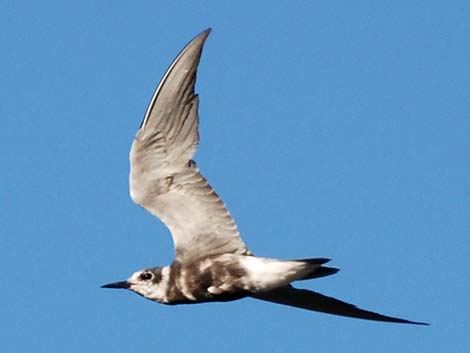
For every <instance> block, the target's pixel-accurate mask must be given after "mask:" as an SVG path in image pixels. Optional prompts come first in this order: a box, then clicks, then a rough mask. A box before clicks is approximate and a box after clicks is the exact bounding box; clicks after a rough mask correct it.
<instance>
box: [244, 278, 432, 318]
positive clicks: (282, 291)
mask: <svg viewBox="0 0 470 353" xmlns="http://www.w3.org/2000/svg"><path fill="white" fill-rule="evenodd" d="M251 296H252V297H254V298H256V299H261V300H266V301H269V302H274V303H278V304H284V305H289V306H294V307H297V308H301V309H307V310H312V311H319V312H322V313H327V314H333V315H339V316H348V317H354V318H357V319H365V320H373V321H385V322H396V323H402V324H415V325H428V324H427V323H424V322H416V321H410V320H405V319H400V318H397V317H391V316H385V315H382V314H379V313H374V312H372V311H368V310H363V309H359V308H358V307H357V306H355V305H353V304H349V303H346V302H343V301H341V300H338V299H335V298H331V297H327V296H326V295H323V294H320V293H317V292H313V291H311V290H307V289H297V288H294V287H292V286H291V285H288V286H285V287H281V288H277V289H274V290H271V291H268V292H263V293H256V294H252V295H251Z"/></svg>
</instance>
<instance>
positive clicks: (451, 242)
mask: <svg viewBox="0 0 470 353" xmlns="http://www.w3.org/2000/svg"><path fill="white" fill-rule="evenodd" d="M1 3H2V5H1V8H2V10H1V12H0V38H1V42H0V44H1V55H0V82H1V84H0V99H1V103H0V141H1V142H0V146H1V153H0V163H1V164H0V165H1V173H0V178H1V188H0V207H1V212H0V225H1V232H0V234H1V235H0V268H1V269H2V271H1V272H2V274H1V279H2V285H1V291H0V302H1V315H0V325H1V330H0V342H1V350H2V352H8V353H25V352H35V353H42V352H77V353H81V352H87V353H89V352H113V353H120V352H142V353H147V352H168V353H170V352H181V353H184V352H205V353H211V352H270V353H274V352H279V353H281V352H322V353H328V352H331V353H338V352H361V353H363V352H381V353H384V352H394V353H396V352H426V353H433V352H436V353H437V352H439V353H442V352H449V353H464V352H469V351H470V340H469V339H468V334H469V328H470V325H469V311H470V307H469V306H470V305H469V300H468V298H469V295H470V280H469V278H470V276H469V274H470V271H469V267H470V249H469V248H470V246H469V242H470V241H469V239H470V238H469V236H470V217H469V216H470V214H469V213H470V153H469V150H470V99H469V96H470V59H469V57H470V41H469V34H470V5H469V3H468V2H467V1H453V2H440V1H427V2H418V1H394V2H384V1H380V2H379V1H247V0H246V1H245V0H239V1H232V2H222V1H216V0H212V1H192V2H190V1H187V2H184V1H164V2H163V1H135V2H132V1H5V0H4V1H2V2H1ZM207 27H212V28H213V29H214V30H213V32H212V34H211V36H210V37H209V39H208V41H207V43H206V47H205V50H204V53H203V58H202V61H201V66H200V71H199V76H198V83H197V91H198V92H199V94H200V98H201V104H200V118H201V124H200V135H201V145H200V150H199V151H198V153H197V155H196V157H195V159H196V161H197V162H198V164H199V166H200V168H201V170H202V171H203V173H204V174H205V176H207V177H208V179H209V180H210V182H211V183H212V185H213V186H214V187H215V189H216V190H217V191H218V193H219V194H220V195H221V196H222V198H223V199H224V200H225V202H226V203H227V205H228V207H229V209H230V211H231V213H232V215H233V216H234V218H235V219H236V221H237V223H238V225H239V229H240V232H241V234H242V236H243V238H244V240H245V241H246V243H247V244H248V246H249V247H250V248H251V249H252V250H253V252H254V253H256V254H258V255H260V256H270V257H279V258H298V257H330V258H332V259H333V262H332V264H333V265H334V266H337V267H340V268H341V269H342V271H341V272H340V273H339V274H337V275H335V276H332V277H328V278H323V279H318V280H315V281H309V282H303V283H299V285H300V286H303V287H306V288H310V289H314V290H317V291H319V292H322V293H325V294H327V295H332V296H335V297H337V298H340V299H343V300H346V301H350V302H352V303H355V304H357V305H359V306H361V307H363V308H366V309H370V310H374V311H379V312H381V313H384V314H389V315H395V316H400V317H404V318H408V319H411V320H418V321H428V322H430V323H432V326H430V327H415V326H408V325H396V324H384V323H375V322H368V321H361V320H354V319H348V318H341V317H334V316H329V315H325V314H319V313H313V312H308V311H302V310H299V309H295V308H288V307H283V306H280V305H275V304H270V303H265V302H260V301H255V300H252V299H245V300H241V301H238V302H232V303H226V304H204V305H193V306H176V307H169V306H164V305H159V304H156V303H153V302H151V301H147V300H144V299H143V298H141V297H139V296H137V295H135V294H133V293H130V292H126V291H118V290H115V291H113V290H103V289H100V288H99V286H100V285H102V284H104V283H108V282H112V281H116V280H122V279H125V278H127V277H128V276H129V275H130V274H131V273H132V272H134V271H136V270H138V269H141V268H144V267H149V266H154V265H165V264H168V263H170V262H171V260H172V258H173V247H172V242H171V237H170V236H169V232H168V231H167V229H166V228H165V227H164V226H163V225H162V224H161V223H160V222H159V221H157V220H156V219H155V218H153V217H152V216H151V215H150V214H148V213H146V212H145V211H144V210H143V209H141V208H139V207H138V206H136V205H134V204H133V203H132V201H131V199H130V197H129V194H128V170H129V165H128V153H129V149H130V145H131V142H132V139H133V136H134V134H135V132H136V131H137V128H138V126H139V124H140V121H141V119H142V117H143V114H144V112H145V109H146V106H147V104H148V102H149V100H150V98H151V96H152V94H153V91H154V89H155V87H156V85H157V83H158V81H159V80H160V78H161V76H162V74H163V73H164V71H165V69H166V68H167V67H168V65H169V64H170V62H171V61H172V60H173V58H174V57H175V56H176V55H177V53H178V52H179V51H180V50H181V49H182V48H183V46H184V45H185V44H186V43H187V42H188V41H189V40H190V39H191V38H193V37H194V36H195V35H196V34H198V33H199V32H201V31H202V30H204V29H205V28H207Z"/></svg>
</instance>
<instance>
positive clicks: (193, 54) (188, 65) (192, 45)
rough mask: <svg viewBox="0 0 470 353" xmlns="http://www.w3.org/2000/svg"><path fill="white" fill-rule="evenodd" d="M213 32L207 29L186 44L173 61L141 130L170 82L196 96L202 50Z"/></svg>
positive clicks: (156, 92) (153, 99)
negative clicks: (195, 87)
mask: <svg viewBox="0 0 470 353" xmlns="http://www.w3.org/2000/svg"><path fill="white" fill-rule="evenodd" d="M211 31H212V28H207V29H206V30H204V31H202V32H201V33H199V34H198V35H197V36H196V37H194V38H193V39H192V40H191V41H190V42H189V43H188V44H186V46H185V47H184V48H183V50H181V52H180V53H179V54H178V56H177V57H176V58H175V59H174V60H173V62H172V63H171V65H170V67H169V68H168V69H167V70H166V72H165V74H164V76H163V78H162V79H161V81H160V83H159V85H158V87H157V89H156V90H155V93H154V94H153V96H152V99H151V101H150V104H149V106H148V108H147V111H146V112H145V116H144V118H143V120H142V122H141V124H140V126H139V129H140V128H145V126H146V125H147V122H148V121H149V118H150V115H151V112H152V110H153V108H154V106H155V104H156V103H157V99H158V96H159V94H160V93H161V92H162V91H164V90H165V88H164V87H165V84H166V83H167V82H168V81H170V82H173V84H180V85H181V84H186V85H188V86H189V87H190V88H191V89H190V91H191V92H192V93H193V94H194V83H195V80H196V72H197V66H198V65H199V60H200V58H201V54H202V48H203V46H204V43H205V41H206V39H207V37H208V36H209V34H210V32H211ZM175 72H176V74H175ZM178 73H179V74H178ZM175 77H177V78H176V80H177V81H172V78H173V79H175ZM184 81H186V82H184ZM170 85H171V83H170ZM183 88H184V87H180V89H183ZM177 92H179V90H177ZM167 93H168V92H167Z"/></svg>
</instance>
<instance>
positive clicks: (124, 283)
mask: <svg viewBox="0 0 470 353" xmlns="http://www.w3.org/2000/svg"><path fill="white" fill-rule="evenodd" d="M130 286H131V284H130V283H129V282H127V281H122V282H114V283H108V284H105V285H102V286H101V288H121V289H129V287H130Z"/></svg>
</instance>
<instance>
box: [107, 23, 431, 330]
mask: <svg viewBox="0 0 470 353" xmlns="http://www.w3.org/2000/svg"><path fill="white" fill-rule="evenodd" d="M210 31H211V30H210V29H207V30H206V31H204V32H202V33H201V34H199V35H198V36H197V37H195V38H194V39H193V40H192V41H191V42H190V43H189V44H188V45H187V46H186V47H185V48H184V49H183V51H182V52H181V53H180V54H179V55H178V56H177V57H176V59H175V60H174V61H173V63H172V64H171V65H170V67H169V68H168V70H167V71H166V73H165V75H164V76H163V79H162V80H161V82H160V84H159V85H158V87H157V89H156V91H155V93H154V95H153V97H152V100H151V101H150V104H149V106H148V108H147V111H146V113H145V116H144V119H143V121H142V123H141V125H140V128H139V130H138V131H137V134H136V136H135V139H134V142H133V144H132V148H131V152H130V177H129V183H130V194H131V197H132V200H133V201H134V202H135V203H137V204H139V205H140V206H142V207H143V208H144V209H146V210H147V211H148V212H150V213H151V214H153V215H154V216H156V217H158V218H159V219H160V220H161V221H162V222H163V223H164V224H165V225H166V226H167V227H168V228H169V230H170V232H171V235H172V237H173V242H174V246H175V252H176V256H175V259H174V261H173V262H172V263H171V265H170V266H164V267H153V268H148V269H144V270H141V271H138V272H135V273H134V274H133V275H132V276H131V277H130V278H129V279H127V280H126V281H122V282H115V283H110V284H106V285H104V286H102V288H124V289H129V290H131V291H133V292H135V293H137V294H139V295H141V296H143V297H145V298H147V299H150V300H153V301H156V302H159V303H163V304H170V305H173V304H193V303H203V302H224V301H231V300H236V299H241V298H245V297H251V298H256V299H260V300H264V301H269V302H274V303H279V304H284V305H289V306H293V307H297V308H302V309H307V310H312V311H319V312H323V313H328V314H334V315H340V316H348V317H353V318H359V319H366V320H375V321H386V322H395V323H406V324H416V325H427V323H424V322H416V321H410V320H405V319H400V318H397V317H391V316H386V315H382V314H378V313H375V312H372V311H367V310H363V309H360V308H358V307H356V306H354V305H352V304H349V303H346V302H343V301H340V300H338V299H335V298H331V297H327V296H325V295H322V294H319V293H316V292H314V291H311V290H306V289H297V288H295V287H293V286H292V285H291V283H292V282H294V281H303V280H308V279H313V278H319V277H324V276H329V275H333V274H335V273H336V272H338V271H339V270H338V269H337V268H333V267H327V266H325V264H326V263H327V262H328V261H329V259H325V258H314V259H296V260H279V259H272V258H263V257H257V256H254V255H253V254H252V253H251V252H250V250H248V248H247V246H246V245H245V243H244V242H243V241H242V239H241V238H240V234H239V232H238V230H237V226H236V224H235V222H234V220H233V219H232V217H231V216H230V213H229V212H228V210H227V208H226V207H225V204H224V203H223V201H222V200H221V199H220V197H219V196H218V195H217V194H216V193H215V191H214V189H212V187H211V186H210V185H209V183H208V182H207V180H206V179H205V178H204V177H203V176H202V175H201V174H200V172H199V169H198V167H197V166H196V163H195V162H194V161H193V160H192V158H193V156H194V154H195V153H196V150H197V148H198V144H199V131H198V125H199V121H198V120H199V117H198V102H199V98H198V96H197V94H195V91H194V86H195V82H196V74H197V68H198V65H199V61H200V57H201V54H202V48H203V46H204V42H205V41H206V39H207V37H208V35H209V33H210Z"/></svg>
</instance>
